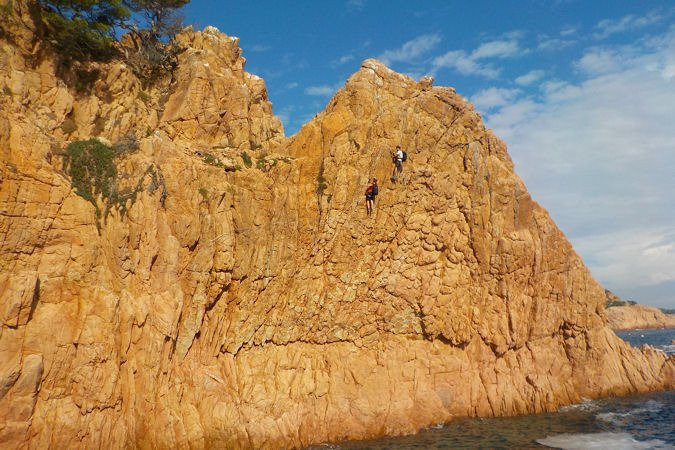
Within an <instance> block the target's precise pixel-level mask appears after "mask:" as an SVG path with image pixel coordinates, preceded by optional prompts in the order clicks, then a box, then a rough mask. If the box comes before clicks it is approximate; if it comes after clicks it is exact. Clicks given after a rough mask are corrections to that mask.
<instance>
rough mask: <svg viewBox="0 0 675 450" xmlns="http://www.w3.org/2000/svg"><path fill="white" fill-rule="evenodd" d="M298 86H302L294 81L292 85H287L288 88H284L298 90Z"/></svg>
mask: <svg viewBox="0 0 675 450" xmlns="http://www.w3.org/2000/svg"><path fill="white" fill-rule="evenodd" d="M298 86H300V85H299V84H298V83H297V82H295V81H293V82H291V83H288V84H286V86H284V87H285V88H286V89H295V88H297V87H298Z"/></svg>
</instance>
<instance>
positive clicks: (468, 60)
mask: <svg viewBox="0 0 675 450" xmlns="http://www.w3.org/2000/svg"><path fill="white" fill-rule="evenodd" d="M521 35H522V33H520V32H519V31H514V32H511V33H508V34H507V35H506V37H507V39H504V40H497V41H489V42H484V43H483V44H481V45H479V46H478V47H477V48H476V49H474V50H473V51H472V52H471V53H467V52H466V51H464V50H451V51H449V52H446V53H444V54H443V55H440V56H437V57H436V58H434V60H433V63H432V64H433V70H432V71H436V70H438V69H440V68H450V69H454V70H456V71H457V72H459V73H461V74H462V75H480V76H483V77H486V78H497V76H498V75H499V73H500V69H499V68H496V67H494V66H493V65H491V64H489V63H485V62H483V61H482V60H485V59H491V58H500V59H503V58H512V57H514V56H519V55H522V54H525V53H527V50H526V49H523V48H521V47H520V45H519V44H518V41H517V39H518V38H519V37H520V36H521Z"/></svg>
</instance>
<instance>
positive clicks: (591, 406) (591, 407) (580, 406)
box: [560, 398, 599, 412]
mask: <svg viewBox="0 0 675 450" xmlns="http://www.w3.org/2000/svg"><path fill="white" fill-rule="evenodd" d="M598 408H599V405H598V403H597V402H596V401H595V400H589V399H587V398H583V399H582V401H581V403H575V404H573V405H567V406H563V407H561V408H560V412H568V411H595V410H596V409H598Z"/></svg>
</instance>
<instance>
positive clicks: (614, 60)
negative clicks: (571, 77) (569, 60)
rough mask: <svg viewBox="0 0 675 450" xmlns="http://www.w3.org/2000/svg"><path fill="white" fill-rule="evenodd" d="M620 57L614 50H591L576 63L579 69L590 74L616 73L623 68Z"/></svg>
mask: <svg viewBox="0 0 675 450" xmlns="http://www.w3.org/2000/svg"><path fill="white" fill-rule="evenodd" d="M621 64H622V60H621V57H620V55H619V54H618V53H617V52H616V51H613V50H607V49H598V48H594V49H590V50H588V51H587V52H586V53H584V55H583V56H582V57H581V59H579V61H577V62H576V66H577V68H579V69H581V70H582V71H584V72H586V73H588V74H602V73H607V72H612V71H616V70H618V69H619V68H620V67H621Z"/></svg>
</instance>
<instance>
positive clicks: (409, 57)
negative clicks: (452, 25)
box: [377, 34, 441, 65]
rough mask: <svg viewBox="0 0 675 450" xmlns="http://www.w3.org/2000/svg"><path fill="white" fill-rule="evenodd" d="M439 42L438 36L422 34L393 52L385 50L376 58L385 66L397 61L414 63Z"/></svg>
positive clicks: (439, 37)
mask: <svg viewBox="0 0 675 450" xmlns="http://www.w3.org/2000/svg"><path fill="white" fill-rule="evenodd" d="M440 42H441V36H439V35H438V34H423V35H422V36H418V37H416V38H415V39H412V40H410V41H408V42H406V43H405V44H403V45H402V46H401V47H399V48H397V49H395V50H386V51H384V52H383V53H382V54H381V55H380V56H378V57H377V58H378V59H379V60H380V61H382V62H383V63H384V64H386V65H390V64H392V63H394V62H397V61H402V62H406V63H410V62H414V61H415V60H417V59H418V58H419V57H421V56H422V55H424V54H425V53H428V52H429V51H430V50H432V49H433V48H434V47H436V46H437V45H438V44H439V43H440Z"/></svg>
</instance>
